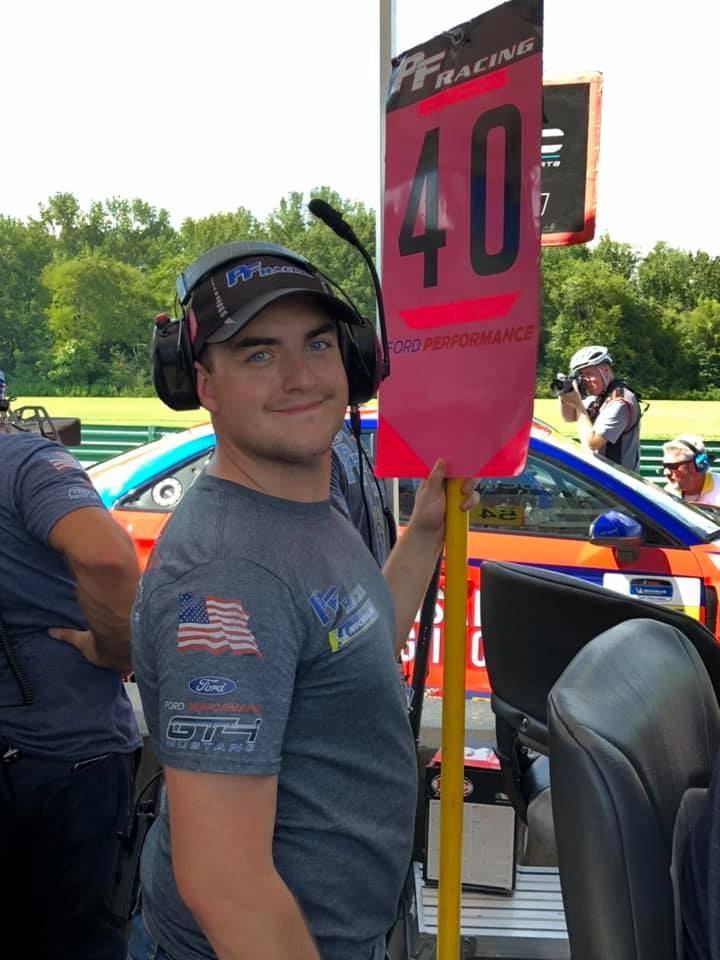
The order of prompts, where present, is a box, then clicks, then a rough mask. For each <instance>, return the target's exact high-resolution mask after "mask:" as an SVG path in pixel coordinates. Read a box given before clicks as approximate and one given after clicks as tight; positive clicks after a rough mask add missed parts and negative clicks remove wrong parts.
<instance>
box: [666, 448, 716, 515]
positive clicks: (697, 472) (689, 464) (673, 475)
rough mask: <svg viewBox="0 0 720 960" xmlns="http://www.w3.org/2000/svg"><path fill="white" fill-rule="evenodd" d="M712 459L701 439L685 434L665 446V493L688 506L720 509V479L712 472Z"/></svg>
mask: <svg viewBox="0 0 720 960" xmlns="http://www.w3.org/2000/svg"><path fill="white" fill-rule="evenodd" d="M713 459H714V458H713V457H712V455H711V454H708V452H707V450H706V449H705V444H704V443H703V439H702V437H698V436H694V435H693V436H689V435H683V436H680V437H676V438H675V439H674V440H670V441H669V442H668V443H664V444H663V465H662V469H663V473H664V475H665V478H666V480H667V481H668V482H667V484H666V485H665V490H666V491H667V492H668V493H671V494H673V496H675V497H682V499H683V500H687V501H688V502H689V503H704V504H708V505H710V506H713V507H716V506H720V476H718V475H717V474H716V473H711V472H710V463H711V462H712V460H713Z"/></svg>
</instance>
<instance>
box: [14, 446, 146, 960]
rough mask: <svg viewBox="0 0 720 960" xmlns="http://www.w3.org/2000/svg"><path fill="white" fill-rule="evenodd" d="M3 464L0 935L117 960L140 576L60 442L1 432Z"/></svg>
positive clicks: (59, 951) (39, 957) (122, 537)
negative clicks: (129, 686) (116, 861)
mask: <svg viewBox="0 0 720 960" xmlns="http://www.w3.org/2000/svg"><path fill="white" fill-rule="evenodd" d="M0 463H2V470H0V618H1V621H2V623H1V628H2V629H0V641H1V642H0V757H1V758H2V759H0V784H1V785H2V790H0V794H1V795H2V798H3V799H2V804H1V806H2V809H1V810H0V917H2V920H3V935H4V936H5V937H7V938H11V937H12V939H13V940H14V942H15V943H18V944H22V946H21V947H18V948H17V949H18V955H20V954H21V955H22V956H23V957H24V958H28V960H51V958H52V960H57V958H60V957H62V958H63V960H122V958H124V956H125V949H126V944H125V937H124V931H123V930H122V929H121V927H119V926H118V924H117V923H116V922H115V921H114V919H113V918H112V916H111V914H110V911H109V909H108V904H109V895H110V892H111V886H112V879H113V858H114V855H115V852H116V839H115V834H116V831H117V830H119V829H120V828H124V827H125V826H126V822H127V815H128V810H129V808H130V806H131V802H132V789H133V781H134V761H135V754H136V750H137V749H138V748H139V747H140V745H141V740H140V737H139V735H138V731H137V727H136V724H135V718H134V716H133V710H132V707H131V705H130V702H129V701H128V698H127V696H126V694H125V692H124V690H123V684H122V682H121V680H120V673H121V672H125V671H127V670H129V668H130V638H129V632H130V631H129V614H130V608H131V605H132V601H133V598H134V594H135V589H136V586H137V581H138V578H139V570H138V564H137V560H136V558H135V552H134V549H133V546H132V543H131V541H130V538H129V537H128V536H127V534H126V533H125V531H124V530H122V529H121V528H120V526H119V525H118V524H116V523H115V521H114V520H113V519H112V517H111V516H110V514H109V513H108V511H107V510H106V509H105V507H104V506H103V505H102V503H101V502H100V499H99V497H98V494H97V492H96V491H95V489H94V487H93V486H92V484H91V482H90V480H89V478H88V476H87V474H86V473H85V471H84V470H83V469H82V467H81V466H80V464H79V463H78V462H77V461H76V460H75V459H74V458H73V457H72V456H71V455H70V453H68V452H67V451H66V450H65V449H64V448H63V447H62V446H61V445H60V444H58V443H54V442H52V441H50V440H46V439H45V438H44V437H41V436H38V435H35V434H31V433H13V434H7V433H4V432H0ZM87 628H90V630H88V629H87ZM90 631H92V632H90ZM63 641H67V642H63Z"/></svg>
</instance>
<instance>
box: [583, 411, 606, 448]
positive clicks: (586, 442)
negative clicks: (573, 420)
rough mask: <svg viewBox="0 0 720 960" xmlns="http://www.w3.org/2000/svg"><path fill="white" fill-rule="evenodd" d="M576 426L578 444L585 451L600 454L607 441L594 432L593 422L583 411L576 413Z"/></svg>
mask: <svg viewBox="0 0 720 960" xmlns="http://www.w3.org/2000/svg"><path fill="white" fill-rule="evenodd" d="M577 425H578V436H579V438H580V443H581V444H582V445H583V446H584V447H585V449H586V450H591V451H592V452H593V453H602V452H603V451H604V450H605V447H606V446H607V440H606V439H605V437H601V436H600V434H599V433H596V432H595V428H594V427H593V422H592V420H591V419H590V417H589V416H588V414H587V411H586V410H585V409H583V410H582V411H580V410H579V411H578V418H577Z"/></svg>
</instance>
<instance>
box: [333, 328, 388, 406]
mask: <svg viewBox="0 0 720 960" xmlns="http://www.w3.org/2000/svg"><path fill="white" fill-rule="evenodd" d="M338 342H339V345H340V353H341V355H342V359H343V364H344V366H345V373H346V374H347V378H348V397H349V399H348V403H351V404H358V403H367V401H368V400H371V399H372V398H373V397H374V396H376V395H377V392H378V387H379V386H380V381H381V379H382V377H381V372H382V348H381V346H380V341H379V339H378V336H377V334H376V333H375V328H374V327H373V326H372V324H371V323H369V321H367V320H365V319H364V318H363V322H362V323H360V324H357V325H355V324H354V325H353V326H352V327H350V326H348V324H346V323H338Z"/></svg>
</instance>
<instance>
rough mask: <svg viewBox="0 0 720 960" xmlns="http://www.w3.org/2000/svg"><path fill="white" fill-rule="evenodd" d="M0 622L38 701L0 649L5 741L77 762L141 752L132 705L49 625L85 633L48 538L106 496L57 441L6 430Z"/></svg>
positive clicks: (0, 437)
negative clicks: (24, 693) (28, 699)
mask: <svg viewBox="0 0 720 960" xmlns="http://www.w3.org/2000/svg"><path fill="white" fill-rule="evenodd" d="M0 464H2V467H1V468H0V616H1V617H2V620H3V622H4V624H5V629H6V631H7V634H8V636H9V638H10V640H11V642H12V645H13V647H14V651H15V655H16V657H17V660H18V663H19V666H20V668H21V670H22V671H23V673H24V674H25V676H26V677H27V679H28V680H29V682H30V685H31V687H32V693H33V702H32V703H31V704H27V705H23V704H22V698H21V692H20V688H19V686H18V683H17V681H16V680H15V678H14V676H13V674H12V672H11V670H10V667H9V665H8V662H7V660H6V659H5V657H4V656H3V655H2V654H1V653H0V708H2V709H0V737H3V738H5V739H6V740H9V741H10V742H11V743H12V744H14V745H15V746H17V747H20V748H21V749H23V750H25V751H26V752H28V753H36V754H39V755H46V756H52V757H62V758H65V759H70V760H80V759H84V758H87V757H91V756H95V755H97V754H100V753H107V752H116V753H129V752H130V751H132V750H134V749H136V748H137V747H139V746H140V742H141V741H140V737H139V734H138V731H137V726H136V723H135V718H134V716H133V711H132V707H131V705H130V701H129V700H128V698H127V696H126V694H125V691H124V689H123V684H122V683H121V681H120V678H119V677H118V675H117V674H116V673H115V672H114V671H112V670H104V669H101V668H100V667H95V666H93V665H92V664H91V663H89V662H88V661H87V660H86V659H85V657H83V656H82V654H81V653H79V651H78V650H76V649H75V647H73V646H71V645H70V644H68V643H63V642H62V641H60V640H53V639H52V638H51V637H49V636H48V633H47V631H48V629H49V628H50V627H74V628H76V629H78V630H84V629H86V627H85V624H84V622H83V618H82V614H81V612H80V608H79V607H78V604H77V600H76V589H75V582H74V580H73V578H72V576H71V574H70V571H69V569H68V567H67V564H66V563H65V560H64V558H63V557H62V555H61V554H59V553H57V551H55V550H53V549H52V548H51V547H49V546H48V542H47V540H48V535H49V533H50V531H51V530H52V528H53V527H54V525H55V524H56V523H57V521H58V520H60V519H61V518H62V517H64V516H66V515H67V514H69V513H72V512H73V511H74V510H78V509H79V508H81V507H99V508H100V509H102V510H104V509H105V508H104V507H103V505H102V503H101V502H100V498H99V496H98V494H97V492H96V491H95V488H94V487H93V486H92V484H91V482H90V480H89V478H88V476H87V474H86V473H85V471H84V470H83V469H82V467H81V466H80V464H79V463H78V462H77V461H76V460H75V459H74V458H73V457H72V455H71V454H70V453H68V451H67V450H65V448H64V447H62V446H60V444H57V443H53V442H51V441H49V440H45V439H44V438H43V437H40V436H36V435H33V434H20V433H17V434H6V433H1V432H0Z"/></svg>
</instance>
